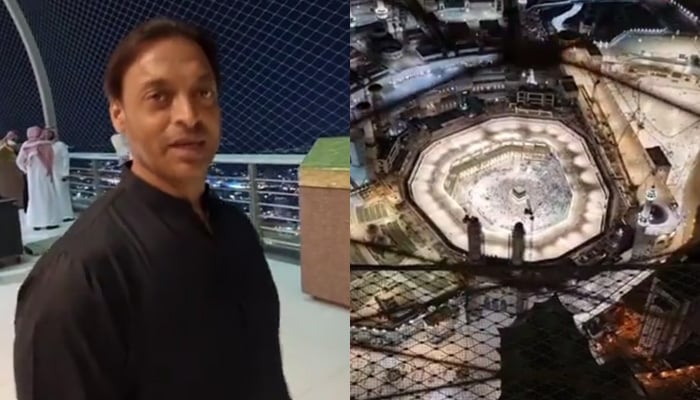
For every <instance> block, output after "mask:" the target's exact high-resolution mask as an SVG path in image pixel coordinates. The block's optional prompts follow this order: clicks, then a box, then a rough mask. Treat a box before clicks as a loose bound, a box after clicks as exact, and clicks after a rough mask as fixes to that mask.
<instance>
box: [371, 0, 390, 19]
mask: <svg viewBox="0 0 700 400" xmlns="http://www.w3.org/2000/svg"><path fill="white" fill-rule="evenodd" d="M374 15H376V16H377V19H378V20H380V21H383V22H384V23H386V20H387V19H388V18H389V9H388V8H387V6H386V4H384V0H377V6H376V7H374Z"/></svg>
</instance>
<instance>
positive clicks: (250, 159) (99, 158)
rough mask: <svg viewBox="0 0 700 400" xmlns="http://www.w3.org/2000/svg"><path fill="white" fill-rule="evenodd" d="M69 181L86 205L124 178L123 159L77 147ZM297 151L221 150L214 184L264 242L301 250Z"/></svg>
mask: <svg viewBox="0 0 700 400" xmlns="http://www.w3.org/2000/svg"><path fill="white" fill-rule="evenodd" d="M70 157H71V167H70V187H71V194H72V197H73V206H74V208H75V209H76V210H77V211H80V210H84V209H86V208H87V207H88V206H89V205H90V204H92V202H93V201H94V200H95V199H96V198H97V197H99V196H100V195H102V194H103V193H104V192H106V191H108V190H109V189H111V188H113V187H114V186H116V185H117V184H118V183H119V174H120V168H119V161H118V157H117V155H116V154H111V153H73V154H71V155H70ZM303 158H304V155H298V154H217V156H216V157H215V158H214V163H213V164H212V166H211V169H210V173H209V177H208V181H209V185H210V187H211V188H212V189H213V190H214V192H215V193H217V195H218V196H219V197H220V198H221V199H222V200H224V201H227V202H230V203H234V204H236V205H238V206H239V207H241V209H242V210H243V211H244V212H245V213H246V214H247V215H248V217H249V218H250V220H251V221H252V223H253V225H254V226H255V228H256V229H257V230H258V233H259V234H260V236H261V238H262V240H263V242H264V243H265V245H267V246H269V247H271V248H275V249H284V250H293V251H294V250H297V251H298V249H299V246H300V239H299V180H298V178H297V174H298V167H299V164H301V161H302V160H303Z"/></svg>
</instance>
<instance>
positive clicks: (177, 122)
mask: <svg viewBox="0 0 700 400" xmlns="http://www.w3.org/2000/svg"><path fill="white" fill-rule="evenodd" d="M122 87H123V91H122V98H121V100H112V101H111V102H110V103H111V104H110V115H111V118H112V123H113V125H114V128H115V129H116V130H117V131H118V132H122V133H123V134H125V135H126V137H127V140H128V141H129V147H130V150H131V154H132V158H133V159H134V162H135V163H139V164H141V166H142V167H144V168H146V169H147V170H148V171H149V172H150V173H152V174H154V175H156V176H157V177H159V178H162V179H166V180H168V181H171V182H173V183H176V184H177V183H178V182H182V181H185V180H189V179H193V178H195V179H201V178H204V177H206V173H207V170H208V167H209V164H210V163H211V161H212V160H213V159H214V155H215V154H216V151H217V150H218V148H219V138H220V131H221V110H220V108H219V102H218V93H217V90H218V88H217V87H216V80H215V78H214V72H213V71H212V69H211V66H210V65H209V62H208V60H207V58H206V56H205V55H204V52H202V50H201V49H200V48H199V46H197V44H196V43H194V42H191V41H189V40H187V39H183V38H171V39H162V40H158V41H155V42H153V43H150V44H148V45H146V47H145V48H144V49H143V50H142V52H141V54H140V56H139V57H138V58H137V59H136V60H135V61H134V63H133V64H131V66H130V67H129V69H128V70H127V71H126V74H125V75H124V80H123V85H122Z"/></svg>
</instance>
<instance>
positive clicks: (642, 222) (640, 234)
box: [632, 185, 657, 259]
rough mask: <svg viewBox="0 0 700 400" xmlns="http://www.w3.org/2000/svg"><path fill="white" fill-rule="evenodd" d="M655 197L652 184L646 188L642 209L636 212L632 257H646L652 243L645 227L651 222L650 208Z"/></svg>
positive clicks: (651, 237)
mask: <svg viewBox="0 0 700 400" xmlns="http://www.w3.org/2000/svg"><path fill="white" fill-rule="evenodd" d="M656 198H657V193H656V187H654V186H653V185H652V186H651V187H650V188H649V190H647V192H646V194H645V196H644V204H643V205H642V209H641V210H640V211H639V213H638V214H637V229H636V231H635V233H634V245H633V247H632V258H633V259H639V258H644V257H646V256H647V255H648V253H649V250H650V248H651V246H652V244H653V243H654V237H653V235H649V234H647V227H648V226H649V225H650V224H651V208H652V206H653V205H654V202H655V201H656Z"/></svg>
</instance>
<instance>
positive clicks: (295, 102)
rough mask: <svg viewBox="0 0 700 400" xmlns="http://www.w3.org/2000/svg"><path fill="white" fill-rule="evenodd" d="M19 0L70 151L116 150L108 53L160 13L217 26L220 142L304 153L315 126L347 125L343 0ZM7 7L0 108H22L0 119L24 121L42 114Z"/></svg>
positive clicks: (1, 24)
mask: <svg viewBox="0 0 700 400" xmlns="http://www.w3.org/2000/svg"><path fill="white" fill-rule="evenodd" d="M20 4H21V6H22V9H23V12H24V13H25V15H26V18H27V21H28V22H29V25H30V27H31V29H32V31H33V33H34V35H35V38H36V41H37V43H38V46H39V49H40V52H41V55H42V57H43V60H44V63H45V65H46V69H47V72H48V76H49V80H50V83H51V88H52V91H53V95H54V102H55V108H56V114H57V124H58V127H59V129H60V130H61V134H62V137H63V139H64V140H65V141H66V142H67V143H68V144H69V145H72V146H74V149H73V150H74V151H96V152H100V151H108V152H111V151H112V148H111V145H110V144H109V137H110V135H111V134H112V127H111V124H110V121H109V118H108V114H107V107H106V101H105V99H104V96H103V94H102V90H101V87H102V86H101V85H102V75H103V71H104V67H105V64H106V61H107V57H108V56H109V54H110V52H111V51H112V49H113V48H114V46H115V45H116V43H117V41H118V40H119V39H120V38H121V37H122V36H123V35H124V34H126V32H127V31H128V30H129V29H130V28H132V27H133V26H135V25H136V24H138V23H140V22H143V21H145V20H147V19H149V18H151V17H156V16H166V17H172V18H177V19H181V20H184V21H187V22H192V23H195V24H197V25H200V26H202V27H204V28H206V29H207V30H209V31H211V32H213V33H215V35H216V38H217V42H218V45H219V50H220V64H221V70H222V78H223V92H222V95H221V104H222V108H223V115H224V119H223V126H222V133H223V141H222V148H221V152H228V153H303V152H305V151H306V150H308V148H309V147H310V145H312V144H313V142H314V140H315V139H316V138H318V137H319V136H329V135H342V134H347V121H348V112H347V77H348V62H347V54H348V43H349V40H348V37H347V27H348V26H349V21H348V18H349V12H348V5H347V2H345V1H342V0H331V1H325V2H317V1H308V0H306V1H291V0H268V1H241V0H236V1H228V2H221V1H215V0H206V1H197V2H183V1H177V0H167V1H155V0H148V1H116V0H111V1H99V2H96V1H92V0H79V1H70V2H66V1H57V0H20ZM5 13H6V12H5V10H2V12H0V14H1V15H2V17H1V18H2V19H0V33H2V38H3V55H5V54H6V53H5V48H6V47H7V48H8V49H9V51H10V56H11V57H10V59H13V60H19V62H16V63H15V62H13V63H7V62H3V64H2V65H3V66H2V67H1V68H0V76H2V77H3V78H0V81H1V82H2V85H5V86H7V85H9V86H8V88H7V89H8V90H5V91H3V99H2V101H0V104H2V107H0V109H2V110H3V111H4V112H6V113H12V114H13V115H20V114H21V115H23V116H22V117H21V118H20V117H15V118H14V119H11V120H9V119H8V120H7V121H8V122H4V121H5V120H0V121H1V122H2V123H3V124H7V125H12V126H13V127H15V128H19V129H24V128H26V127H27V126H29V125H31V124H36V123H41V113H40V110H39V113H37V111H36V109H37V107H38V106H37V104H39V100H38V96H37V95H36V93H33V92H32V91H34V92H35V91H36V90H35V89H34V88H35V87H36V85H35V84H34V80H33V77H32V76H31V69H30V68H28V63H27V62H26V61H25V60H26V56H25V55H24V54H23V49H22V47H21V46H20V45H19V44H18V43H16V42H17V40H18V39H17V34H16V33H15V32H13V30H14V26H13V25H12V24H11V21H9V20H8V18H7V15H6V14H5ZM6 38H9V39H6ZM6 42H7V43H6ZM20 70H21V71H20ZM17 71H19V72H17ZM27 71H30V72H27ZM27 74H29V75H27ZM8 77H12V78H11V79H8ZM15 77H21V78H22V79H16V78H15ZM5 110H6V111H5ZM3 126H4V125H3Z"/></svg>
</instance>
